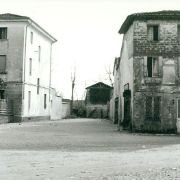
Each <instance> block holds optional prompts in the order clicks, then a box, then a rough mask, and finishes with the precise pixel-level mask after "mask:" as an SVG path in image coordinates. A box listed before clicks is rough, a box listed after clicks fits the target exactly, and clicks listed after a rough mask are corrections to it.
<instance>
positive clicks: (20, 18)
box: [0, 13, 57, 42]
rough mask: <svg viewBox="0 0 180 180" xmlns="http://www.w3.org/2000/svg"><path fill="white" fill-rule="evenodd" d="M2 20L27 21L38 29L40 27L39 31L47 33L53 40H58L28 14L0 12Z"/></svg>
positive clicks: (0, 19)
mask: <svg viewBox="0 0 180 180" xmlns="http://www.w3.org/2000/svg"><path fill="white" fill-rule="evenodd" d="M0 21H27V22H29V23H30V24H31V25H33V26H35V27H36V29H39V31H41V32H42V33H43V34H45V35H46V37H48V38H49V39H51V41H52V42H56V41H57V40H56V39H55V38H54V37H53V36H51V35H50V34H49V33H48V32H47V31H45V30H44V29H43V28H42V27H41V26H39V25H38V24H37V23H36V22H34V21H33V20H32V19H31V18H29V17H27V16H20V15H16V14H10V13H5V14H0Z"/></svg>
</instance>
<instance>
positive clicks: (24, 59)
mask: <svg viewBox="0 0 180 180" xmlns="http://www.w3.org/2000/svg"><path fill="white" fill-rule="evenodd" d="M31 24H32V22H31V23H28V24H27V25H26V27H25V36H24V52H23V53H24V56H23V77H22V102H23V101H24V94H25V92H24V89H25V88H24V84H25V77H26V44H27V28H28V26H30V25H31ZM23 112H24V102H23V103H22V104H21V118H22V114H23Z"/></svg>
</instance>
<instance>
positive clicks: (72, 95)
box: [70, 70, 76, 115]
mask: <svg viewBox="0 0 180 180" xmlns="http://www.w3.org/2000/svg"><path fill="white" fill-rule="evenodd" d="M75 80H76V72H75V70H74V73H71V83H72V84H71V85H72V87H71V88H72V89H71V90H72V91H71V104H70V111H71V115H72V114H73V101H74V86H75Z"/></svg>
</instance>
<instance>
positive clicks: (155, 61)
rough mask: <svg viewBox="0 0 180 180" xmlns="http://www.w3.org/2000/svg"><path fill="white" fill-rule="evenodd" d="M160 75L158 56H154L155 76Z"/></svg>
mask: <svg viewBox="0 0 180 180" xmlns="http://www.w3.org/2000/svg"><path fill="white" fill-rule="evenodd" d="M158 75H159V64H158V58H153V76H154V77H158Z"/></svg>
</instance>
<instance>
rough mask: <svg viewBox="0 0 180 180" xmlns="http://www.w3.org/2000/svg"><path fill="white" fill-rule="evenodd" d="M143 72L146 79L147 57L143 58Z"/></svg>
mask: <svg viewBox="0 0 180 180" xmlns="http://www.w3.org/2000/svg"><path fill="white" fill-rule="evenodd" d="M143 72H144V77H147V57H144V62H143Z"/></svg>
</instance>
